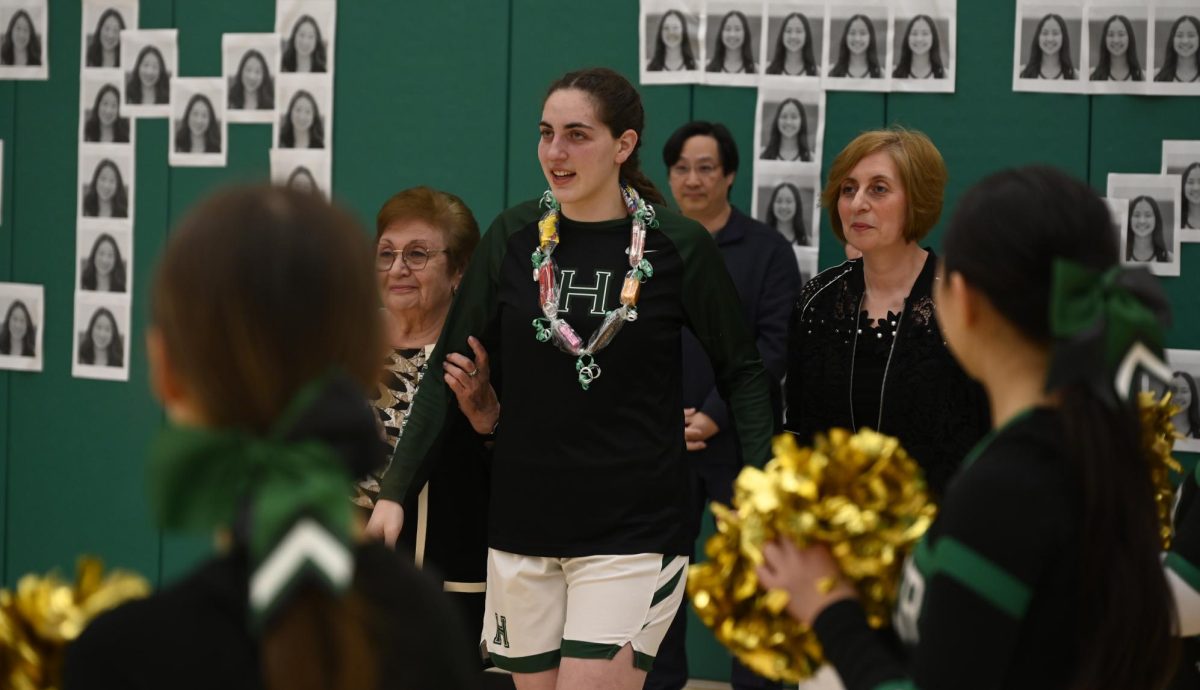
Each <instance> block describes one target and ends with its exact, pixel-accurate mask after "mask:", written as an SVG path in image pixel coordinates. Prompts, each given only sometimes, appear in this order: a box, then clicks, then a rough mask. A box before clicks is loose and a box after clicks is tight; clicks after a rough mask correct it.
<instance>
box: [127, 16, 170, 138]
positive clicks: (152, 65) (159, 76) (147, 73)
mask: <svg viewBox="0 0 1200 690" xmlns="http://www.w3.org/2000/svg"><path fill="white" fill-rule="evenodd" d="M121 70H122V71H123V72H124V73H125V109H126V112H127V113H128V114H129V115H130V116H132V117H170V116H171V79H172V78H174V77H175V75H177V74H178V73H179V41H178V32H177V31H176V30H175V29H143V30H138V31H132V30H129V29H126V30H125V31H122V32H121Z"/></svg>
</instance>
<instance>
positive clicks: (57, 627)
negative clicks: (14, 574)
mask: <svg viewBox="0 0 1200 690" xmlns="http://www.w3.org/2000/svg"><path fill="white" fill-rule="evenodd" d="M149 593H150V585H149V583H147V582H146V580H145V579H143V578H142V577H140V576H138V575H135V574H132V573H128V572H125V571H121V570H114V571H113V572H111V573H109V574H108V575H104V566H103V564H102V563H101V562H100V560H99V559H96V558H91V557H87V556H84V557H81V558H80V559H79V561H78V563H77V564H76V569H75V582H74V583H67V582H64V581H63V580H62V579H60V578H59V576H58V574H57V573H54V572H51V573H50V574H49V575H46V576H45V577H39V576H37V575H26V576H25V577H22V578H21V579H20V580H19V581H18V582H17V587H16V591H15V592H14V591H10V590H7V589H5V590H0V687H5V688H12V689H13V690H51V689H53V688H58V687H60V686H61V684H62V659H63V651H64V650H65V648H66V646H67V644H68V643H70V642H71V641H72V640H74V639H75V638H77V637H79V634H80V633H81V632H83V629H84V628H85V627H87V624H88V623H90V622H91V621H92V619H94V618H95V617H96V616H98V615H99V614H101V613H103V612H104V611H107V610H108V609H111V608H113V607H115V606H117V605H119V604H121V603H124V602H125V601H128V600H130V599H137V598H141V597H144V596H146V595H147V594H149Z"/></svg>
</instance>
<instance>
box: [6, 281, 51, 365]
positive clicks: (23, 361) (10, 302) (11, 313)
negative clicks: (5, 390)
mask: <svg viewBox="0 0 1200 690" xmlns="http://www.w3.org/2000/svg"><path fill="white" fill-rule="evenodd" d="M45 303H46V300H45V290H44V289H43V287H42V286H41V285H28V284H25V283H0V318H2V319H3V320H2V321H0V369H15V370H18V371H41V370H42V334H43V331H44V330H45V329H44V326H45V323H46V318H45V313H44V308H45Z"/></svg>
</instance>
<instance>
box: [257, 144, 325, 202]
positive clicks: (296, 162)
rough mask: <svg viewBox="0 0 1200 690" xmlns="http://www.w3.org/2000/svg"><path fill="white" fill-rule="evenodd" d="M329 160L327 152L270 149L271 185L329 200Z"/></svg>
mask: <svg viewBox="0 0 1200 690" xmlns="http://www.w3.org/2000/svg"><path fill="white" fill-rule="evenodd" d="M331 159H332V154H331V153H330V152H329V151H327V150H313V149H271V183H272V184H277V185H279V186H281V187H290V188H292V189H298V190H300V191H304V192H314V193H316V194H320V195H321V196H323V197H326V198H329V196H330V190H331V189H332V180H331V175H332V173H331V170H332V167H333V166H332V163H331Z"/></svg>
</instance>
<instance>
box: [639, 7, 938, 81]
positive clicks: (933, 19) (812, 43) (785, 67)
mask: <svg viewBox="0 0 1200 690" xmlns="http://www.w3.org/2000/svg"><path fill="white" fill-rule="evenodd" d="M957 9H958V5H957V1H956V0H836V1H835V0H641V12H640V14H639V22H638V36H639V39H640V40H639V41H638V46H639V48H638V50H639V56H638V57H639V60H638V64H639V65H640V66H641V68H640V79H641V83H643V84H688V83H691V84H713V85H721V86H749V87H757V86H778V87H796V86H804V87H806V88H812V87H814V86H815V87H818V88H822V89H826V90H837V91H917V92H921V91H925V92H943V93H945V92H953V91H954V72H955V60H956V55H955V48H956V32H957Z"/></svg>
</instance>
